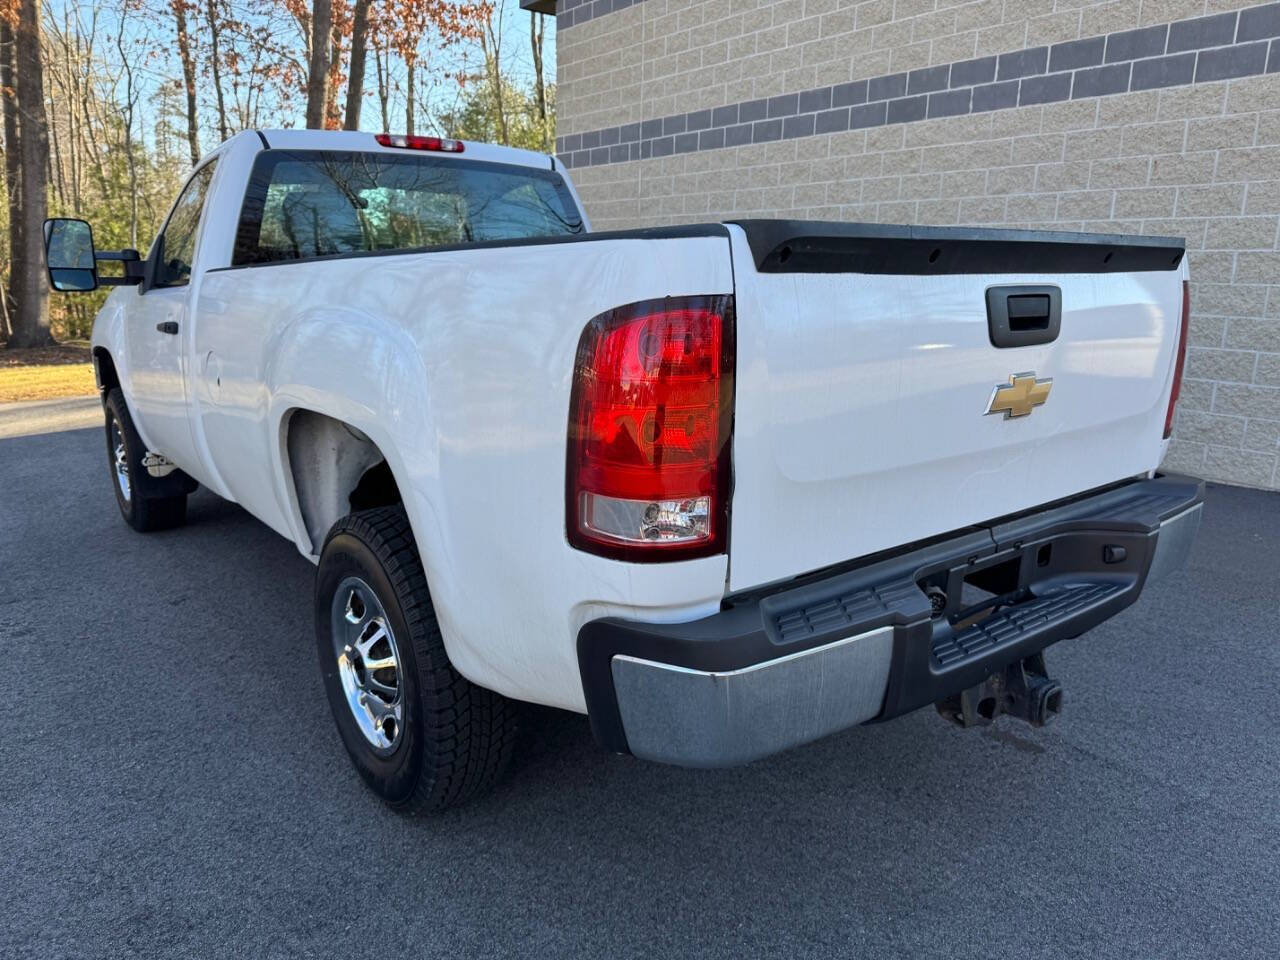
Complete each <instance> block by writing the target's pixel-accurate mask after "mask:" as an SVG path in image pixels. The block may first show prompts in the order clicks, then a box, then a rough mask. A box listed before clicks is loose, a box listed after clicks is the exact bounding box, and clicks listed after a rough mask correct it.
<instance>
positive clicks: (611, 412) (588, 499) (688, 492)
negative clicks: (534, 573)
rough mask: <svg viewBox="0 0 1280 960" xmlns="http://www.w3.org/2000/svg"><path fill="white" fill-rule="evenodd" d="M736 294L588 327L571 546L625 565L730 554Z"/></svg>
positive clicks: (571, 492)
mask: <svg viewBox="0 0 1280 960" xmlns="http://www.w3.org/2000/svg"><path fill="white" fill-rule="evenodd" d="M733 333H734V326H733V298H732V297H728V296H718V297H714V296H707V297H671V298H668V299H666V300H649V301H646V302H643V303H633V304H630V305H629V306H625V307H618V308H617V309H614V310H611V311H609V312H608V313H604V314H601V315H600V316H598V317H596V318H595V319H594V320H592V321H591V322H590V323H589V324H587V328H586V329H585V330H584V331H583V333H582V339H581V341H579V344H578V358H577V363H576V365H575V368H574V380H573V395H572V399H571V400H570V408H569V458H568V472H567V478H566V479H567V483H566V486H567V490H566V500H567V513H568V528H569V531H568V532H569V542H570V543H571V544H573V545H574V546H575V547H578V548H579V549H582V550H587V551H590V552H591V553H598V554H601V555H603V556H607V557H614V558H616V559H621V560H633V561H651V560H676V559H687V558H690V557H698V556H706V555H708V554H714V553H721V552H723V551H724V549H725V542H726V539H727V536H728V516H729V492H730V491H729V488H730V469H731V468H730V463H729V435H730V431H731V429H732V424H733V356H734V346H733Z"/></svg>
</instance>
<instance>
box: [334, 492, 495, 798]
mask: <svg viewBox="0 0 1280 960" xmlns="http://www.w3.org/2000/svg"><path fill="white" fill-rule="evenodd" d="M344 533H345V534H350V535H351V536H353V537H355V538H356V539H358V540H360V541H361V542H363V543H364V544H365V545H366V546H368V547H369V548H370V550H372V552H373V554H374V555H375V556H376V557H377V560H378V562H379V564H381V566H382V569H383V571H384V572H385V573H386V575H387V579H388V580H390V581H391V584H392V587H393V588H394V589H395V591H396V595H397V599H398V601H399V603H400V607H401V611H402V613H403V614H404V619H405V622H406V624H407V625H408V627H409V634H410V637H411V640H412V643H413V650H414V655H415V656H414V659H415V660H416V662H417V667H418V670H417V673H418V676H417V682H418V689H419V692H420V697H421V701H422V711H423V726H424V728H425V730H424V733H425V737H424V744H423V758H422V759H423V768H422V769H421V771H420V773H419V776H418V778H417V780H416V782H415V784H414V787H413V790H412V791H411V793H410V794H409V795H408V796H407V797H405V798H404V799H402V800H399V801H397V802H393V803H392V805H393V806H395V807H396V808H398V809H401V810H404V811H405V812H409V813H427V812H435V811H439V810H443V809H445V808H447V807H453V806H457V805H459V804H462V803H465V802H466V801H468V800H470V799H472V798H473V797H475V796H477V795H478V794H480V793H483V792H485V791H487V790H489V789H490V788H492V786H493V785H494V784H495V783H496V782H497V781H498V780H499V779H500V778H501V776H502V774H503V772H504V771H505V769H506V767H507V765H508V764H509V763H510V760H511V755H512V752H513V749H514V746H515V741H516V735H517V730H518V716H517V711H516V704H515V703H514V702H513V701H511V700H508V699H507V698H506V697H503V696H502V695H501V694H498V693H494V692H493V691H491V690H486V689H484V688H483V687H479V686H476V685H475V684H474V683H472V682H471V681H469V680H467V679H466V678H465V677H463V676H462V675H461V674H460V673H458V671H457V670H456V669H455V668H454V666H453V664H452V663H451V662H450V661H449V657H448V654H447V652H446V651H445V647H444V638H443V636H442V635H441V633H440V624H439V622H438V621H437V619H436V615H435V607H434V606H433V605H432V602H431V594H430V591H429V590H428V588H427V578H426V573H425V571H424V570H423V566H422V561H421V558H420V557H419V555H418V548H417V543H416V541H415V540H414V537H413V531H412V529H411V527H410V525H409V518H408V515H407V514H406V513H405V511H404V508H403V507H400V506H392V507H376V508H374V509H371V510H362V511H358V512H356V513H352V514H348V515H347V516H345V517H343V518H342V519H341V520H339V521H338V522H337V523H336V524H334V526H333V528H332V529H331V530H330V531H329V535H328V537H327V538H326V543H327V542H328V541H329V540H331V539H333V538H334V537H336V536H338V535H340V534H344Z"/></svg>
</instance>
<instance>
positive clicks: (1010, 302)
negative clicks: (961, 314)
mask: <svg viewBox="0 0 1280 960" xmlns="http://www.w3.org/2000/svg"><path fill="white" fill-rule="evenodd" d="M1061 326H1062V290H1061V289H1059V288H1058V287H1054V286H1049V285H1025V286H1016V287H990V288H988V290H987V329H988V331H989V332H990V334H991V345H992V346H995V347H1032V346H1035V345H1036V344H1040V343H1052V342H1053V341H1054V340H1057V339H1058V331H1059V329H1060V328H1061Z"/></svg>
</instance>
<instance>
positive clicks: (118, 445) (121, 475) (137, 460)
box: [104, 387, 187, 533]
mask: <svg viewBox="0 0 1280 960" xmlns="http://www.w3.org/2000/svg"><path fill="white" fill-rule="evenodd" d="M104 410H105V413H106V430H107V467H108V469H109V470H110V472H111V486H112V489H113V490H115V494H116V505H117V506H118V507H119V508H120V515H121V516H122V517H124V519H125V522H126V523H127V524H129V526H131V527H133V529H135V530H137V531H138V532H139V533H150V532H151V531H153V530H169V529H171V528H173V527H178V526H181V525H182V524H183V523H184V522H186V519H187V495H186V494H185V493H182V494H178V495H172V494H166V495H163V496H156V495H155V494H154V493H152V492H150V488H151V487H153V486H154V480H153V478H152V477H151V476H150V475H149V474H148V473H147V470H146V467H144V466H143V465H142V458H143V457H144V456H146V453H147V447H146V444H144V443H143V442H142V437H141V436H139V435H138V431H137V428H135V427H134V425H133V417H131V416H130V415H129V406H128V404H126V403H125V401H124V393H123V392H122V391H121V390H120V388H119V387H116V388H115V389H113V390H111V392H109V393H108V394H107V402H106V404H105V405H104Z"/></svg>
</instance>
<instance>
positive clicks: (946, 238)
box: [729, 221, 1186, 590]
mask: <svg viewBox="0 0 1280 960" xmlns="http://www.w3.org/2000/svg"><path fill="white" fill-rule="evenodd" d="M730 231H731V236H732V243H733V259H734V274H735V288H736V297H737V338H738V381H737V395H736V406H735V424H734V441H733V443H734V447H733V453H734V478H735V479H734V484H735V485H734V496H733V505H732V514H731V521H730V523H731V526H730V540H729V543H730V565H729V566H730V588H731V589H733V590H740V589H745V588H748V587H752V586H757V585H760V584H764V583H769V582H773V581H777V580H782V579H786V578H789V577H793V576H796V575H799V574H802V573H806V572H808V571H812V570H816V569H819V568H822V567H825V566H829V565H831V564H835V563H840V562H842V561H845V560H849V559H853V558H856V557H861V556H865V555H868V554H871V553H875V552H877V551H880V550H885V549H888V548H892V547H897V546H901V545H903V544H907V543H911V542H914V541H917V540H923V539H926V538H929V537H933V536H937V535H939V534H942V533H946V532H949V531H953V530H958V529H960V528H962V527H965V526H968V525H971V524H975V523H981V522H983V521H986V520H990V519H993V518H996V517H1000V516H1004V515H1007V514H1010V513H1014V512H1017V511H1020V510H1025V509H1028V508H1030V507H1035V506H1037V505H1039V504H1044V503H1048V502H1050V501H1053V500H1059V499H1062V498H1064V497H1069V496H1072V495H1074V494H1077V493H1081V492H1083V491H1086V490H1091V489H1093V488H1096V487H1100V486H1103V485H1105V484H1108V483H1111V482H1114V481H1117V480H1122V479H1125V478H1127V477H1132V476H1135V475H1138V474H1145V473H1147V472H1148V471H1151V470H1153V469H1154V468H1155V467H1156V466H1157V465H1158V464H1159V462H1160V459H1161V457H1162V455H1163V451H1164V446H1165V444H1164V441H1163V439H1162V434H1163V428H1164V420H1165V414H1166V410H1167V407H1168V400H1169V391H1170V388H1171V384H1172V366H1173V355H1174V351H1175V349H1176V347H1177V337H1178V325H1179V320H1180V313H1181V302H1182V280H1183V278H1184V277H1185V275H1186V269H1185V265H1184V263H1183V243H1182V241H1180V240H1172V239H1166V238H1153V237H1142V238H1129V237H1110V236H1092V235H1083V234H1044V233H1028V232H1022V231H1002V230H964V229H944V228H920V227H915V228H912V227H885V226H870V225H868V226H863V225H855V224H821V223H796V222H788V221H745V222H742V223H740V224H735V225H732V226H731V227H730ZM993 288H995V292H994V293H993V294H992V304H993V311H994V313H995V314H996V315H997V317H996V322H995V325H994V329H993V324H992V322H991V321H990V319H989V311H988V291H989V290H992V289H993ZM1006 288H1013V289H1006ZM1046 288H1048V289H1046ZM1055 289H1056V290H1057V291H1058V293H1057V294H1056V295H1054V290H1055ZM1010 298H1012V299H1010ZM1054 300H1057V301H1058V303H1057V311H1056V312H1057V317H1056V324H1053V325H1051V324H1050V319H1051V317H1050V314H1051V313H1053V312H1055V311H1053V310H1051V309H1047V308H1049V307H1051V306H1052V305H1053V301H1054ZM1004 312H1007V313H1009V314H1010V315H1011V316H1012V320H1011V321H1005V320H1003V319H1002V318H1001V317H1000V316H999V314H1001V313H1004ZM1042 312H1043V315H1042ZM1002 325H1003V326H1002ZM1010 327H1011V328H1012V329H1011V331H1010V329H1009V328H1010ZM993 341H994V342H993ZM995 342H1001V343H1004V344H1007V345H1005V346H996V345H995ZM1020 375H1021V376H1020ZM1015 377H1016V378H1017V379H1016V380H1011V378H1015ZM1002 386H1003V387H1010V389H1008V390H1000V389H999V388H1000V387H1002ZM993 407H994V408H995V411H996V412H994V413H989V412H988V411H989V410H991V409H992V408H993ZM1015 414H1016V415H1015Z"/></svg>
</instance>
